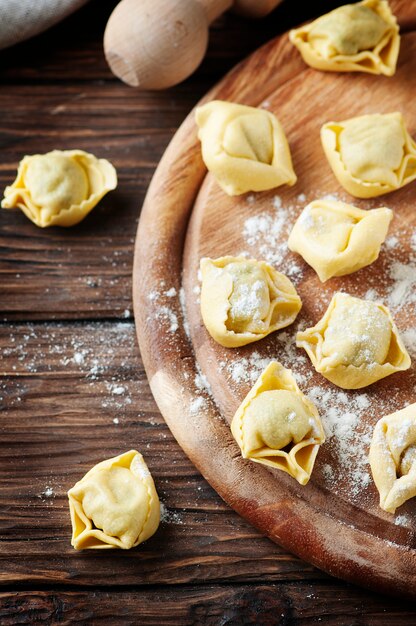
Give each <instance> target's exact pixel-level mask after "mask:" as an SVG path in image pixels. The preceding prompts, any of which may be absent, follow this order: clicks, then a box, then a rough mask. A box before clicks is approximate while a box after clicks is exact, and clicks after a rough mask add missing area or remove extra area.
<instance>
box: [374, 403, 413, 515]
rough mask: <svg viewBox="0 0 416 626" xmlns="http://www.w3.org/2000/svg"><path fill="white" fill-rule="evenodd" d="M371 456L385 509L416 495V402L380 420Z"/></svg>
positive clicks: (375, 432) (394, 508)
mask: <svg viewBox="0 0 416 626" xmlns="http://www.w3.org/2000/svg"><path fill="white" fill-rule="evenodd" d="M369 460H370V466H371V471H372V474H373V478H374V482H375V484H376V487H377V489H378V491H379V493H380V507H381V508H382V509H384V510H385V511H388V512H389V513H394V512H395V510H396V509H397V507H399V506H401V505H402V504H403V503H404V502H406V500H409V499H410V498H414V497H415V496H416V404H411V405H409V406H407V407H406V408H405V409H402V410H401V411H396V413H392V414H391V415H387V416H385V417H382V418H381V419H380V420H379V421H378V422H377V424H376V426H375V428H374V433H373V439H372V442H371V446H370V454H369Z"/></svg>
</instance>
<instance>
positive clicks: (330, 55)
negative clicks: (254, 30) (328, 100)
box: [289, 0, 400, 76]
mask: <svg viewBox="0 0 416 626" xmlns="http://www.w3.org/2000/svg"><path fill="white" fill-rule="evenodd" d="M289 38H290V41H291V42H292V43H293V44H294V45H295V46H296V47H297V48H298V50H299V52H300V53H301V55H302V58H303V60H304V61H305V63H307V64H308V65H310V66H311V67H313V68H315V69H318V70H324V71H333V72H367V73H370V74H384V75H385V76H392V75H393V74H394V73H395V71H396V64H397V57H398V55H399V49H400V35H399V27H398V25H397V20H396V18H395V16H394V15H393V14H392V12H391V9H390V7H389V4H388V2H386V1H385V0H364V1H363V2H358V3H357V4H346V5H344V6H341V7H338V8H337V9H334V10H333V11H331V12H330V13H327V14H326V15H323V16H322V17H319V18H318V19H316V20H315V21H314V22H311V23H310V24H306V25H305V26H301V27H300V28H296V29H294V30H291V31H290V33H289Z"/></svg>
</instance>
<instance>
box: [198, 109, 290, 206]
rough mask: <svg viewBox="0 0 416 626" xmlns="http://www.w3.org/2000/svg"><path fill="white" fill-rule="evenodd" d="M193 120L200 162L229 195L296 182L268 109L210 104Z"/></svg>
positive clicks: (279, 129)
mask: <svg viewBox="0 0 416 626" xmlns="http://www.w3.org/2000/svg"><path fill="white" fill-rule="evenodd" d="M195 118H196V123H197V125H198V127H199V132H198V137H199V139H200V141H201V144H202V158H203V160H204V163H205V165H206V166H207V168H208V170H209V171H210V172H212V174H213V175H214V177H215V178H216V180H217V182H218V184H219V185H220V186H221V187H222V189H223V190H224V191H225V192H226V193H227V194H228V195H230V196H235V195H239V194H242V193H245V192H246V191H263V190H265V189H272V188H273V187H278V186H279V185H283V184H287V185H294V184H295V182H296V175H295V172H294V171H293V167H292V160H291V156H290V150H289V145H288V143H287V139H286V136H285V133H284V131H283V128H282V126H281V125H280V123H279V122H278V120H277V119H276V117H275V116H274V115H273V114H272V113H270V112H269V111H266V110H264V109H256V108H254V107H249V106H243V105H242V104H234V103H232V102H223V101H221V100H213V101H212V102H208V104H204V105H203V106H201V107H198V108H197V110H196V115H195Z"/></svg>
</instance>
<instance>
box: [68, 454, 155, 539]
mask: <svg viewBox="0 0 416 626" xmlns="http://www.w3.org/2000/svg"><path fill="white" fill-rule="evenodd" d="M68 498H69V509H70V513H71V522H72V541H71V544H72V545H73V546H74V548H75V549H76V550H83V549H86V548H123V549H125V550H128V549H129V548H134V547H135V546H137V545H139V543H142V542H143V541H145V540H146V539H148V538H149V537H151V536H152V535H153V534H154V533H155V532H156V530H157V528H158V526H159V519H160V505H159V498H158V495H157V493H156V489H155V485H154V482H153V478H152V476H151V474H150V472H149V470H148V467H147V465H146V463H145V461H144V459H143V457H142V455H141V454H140V453H139V452H137V451H136V450H130V451H129V452H125V453H124V454H121V455H120V456H116V457H114V458H112V459H107V460H106V461H102V462H101V463H98V464H97V465H95V466H94V467H93V468H92V469H91V470H90V471H89V472H87V474H85V476H84V477H83V478H82V479H81V480H80V481H79V482H77V483H76V485H75V486H74V487H72V489H70V490H69V491H68Z"/></svg>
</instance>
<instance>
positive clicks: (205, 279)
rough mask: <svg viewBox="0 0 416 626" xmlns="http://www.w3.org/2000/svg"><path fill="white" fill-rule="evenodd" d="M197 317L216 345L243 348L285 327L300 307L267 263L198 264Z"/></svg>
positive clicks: (235, 260)
mask: <svg viewBox="0 0 416 626" xmlns="http://www.w3.org/2000/svg"><path fill="white" fill-rule="evenodd" d="M201 274H202V287H201V314H202V319H203V321H204V324H205V327H206V328H207V330H208V332H209V334H210V335H211V337H212V338H213V339H215V341H217V342H218V343H219V344H221V345H222V346H225V347H227V348H235V347H237V346H244V345H246V344H248V343H252V342H253V341H258V340H259V339H262V338H263V337H266V335H268V334H269V333H272V332H273V331H275V330H279V329H280V328H284V327H285V326H289V324H292V322H294V320H295V319H296V316H297V314H298V313H299V311H300V309H301V306H302V302H301V299H300V298H299V296H298V294H297V293H296V289H295V287H294V286H293V284H292V282H291V281H290V280H289V279H288V278H287V277H286V276H285V275H284V274H281V273H280V272H278V271H277V270H275V269H274V268H273V267H271V266H270V265H268V264H267V263H266V262H265V261H256V260H255V259H246V258H244V257H232V256H225V257H220V258H218V259H208V258H204V259H201Z"/></svg>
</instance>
